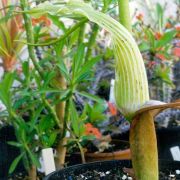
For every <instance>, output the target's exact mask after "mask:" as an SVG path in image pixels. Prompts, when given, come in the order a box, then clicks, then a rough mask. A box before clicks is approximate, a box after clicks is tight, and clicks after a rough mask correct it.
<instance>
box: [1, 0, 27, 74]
mask: <svg viewBox="0 0 180 180" xmlns="http://www.w3.org/2000/svg"><path fill="white" fill-rule="evenodd" d="M16 3H17V1H16V2H15V5H12V2H10V1H8V0H2V1H1V2H0V58H1V59H2V66H3V68H4V71H11V70H12V69H13V68H14V65H15V64H16V61H17V55H18V53H19V52H20V51H21V50H22V48H23V46H24V45H23V44H22V43H19V42H17V41H16V40H19V39H21V38H22V34H23V31H22V29H21V27H22V16H21V15H16V16H14V15H13V10H14V9H15V7H16ZM7 7H9V8H7ZM16 9H17V8H16Z"/></svg>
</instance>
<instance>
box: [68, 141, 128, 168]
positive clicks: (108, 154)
mask: <svg viewBox="0 0 180 180" xmlns="http://www.w3.org/2000/svg"><path fill="white" fill-rule="evenodd" d="M112 144H113V145H114V146H113V147H111V148H110V149H109V150H108V151H105V152H98V151H92V150H93V149H91V152H86V153H84V155H85V160H86V162H96V161H106V160H130V159H131V154H130V149H129V144H128V143H127V142H126V143H125V142H122V141H119V140H113V141H112ZM66 160H67V162H69V165H75V164H79V163H81V162H82V160H81V154H80V152H76V153H72V154H71V155H70V156H69V157H67V159H66Z"/></svg>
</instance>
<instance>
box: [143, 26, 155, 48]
mask: <svg viewBox="0 0 180 180" xmlns="http://www.w3.org/2000/svg"><path fill="white" fill-rule="evenodd" d="M144 32H145V35H146V37H147V39H148V41H149V43H150V48H151V49H152V50H153V51H154V48H155V37H154V34H153V31H152V30H151V29H150V28H147V29H145V31H144Z"/></svg>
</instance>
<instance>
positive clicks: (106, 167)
mask: <svg viewBox="0 0 180 180" xmlns="http://www.w3.org/2000/svg"><path fill="white" fill-rule="evenodd" d="M124 167H126V168H131V167H132V166H131V161H118V160H113V161H102V162H94V163H88V164H80V165H74V166H70V167H68V168H65V169H63V170H59V171H55V172H53V173H51V174H49V175H48V176H47V177H45V178H44V180H58V179H59V180H77V179H76V178H75V176H76V177H77V176H79V175H81V174H83V173H85V172H87V171H88V172H92V171H94V170H95V171H97V172H98V171H99V172H107V171H110V170H112V169H116V170H119V172H118V173H121V172H122V174H123V170H122V169H123V168H124ZM159 167H160V170H161V171H162V170H166V171H168V172H169V173H171V172H173V171H175V170H178V169H180V162H178V161H161V160H160V161H159ZM94 179H95V178H94V177H91V178H89V179H88V180H94ZM101 179H102V180H110V179H113V178H112V177H111V178H106V177H102V178H100V180H101ZM160 180H161V178H160ZM163 180H165V179H163Z"/></svg>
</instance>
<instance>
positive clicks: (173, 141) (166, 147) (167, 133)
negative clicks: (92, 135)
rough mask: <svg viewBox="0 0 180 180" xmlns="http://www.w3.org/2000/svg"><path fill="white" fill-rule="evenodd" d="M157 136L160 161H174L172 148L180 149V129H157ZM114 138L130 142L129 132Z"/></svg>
mask: <svg viewBox="0 0 180 180" xmlns="http://www.w3.org/2000/svg"><path fill="white" fill-rule="evenodd" d="M156 135H157V145H158V157H159V159H165V160H170V161H171V160H174V158H173V155H172V152H171V148H173V147H177V148H180V127H168V128H157V129H156ZM112 138H113V139H114V138H115V139H121V140H124V141H129V131H127V132H126V133H123V134H118V135H115V136H113V137H112ZM179 153H180V151H179ZM179 158H180V157H179ZM175 160H177V159H175ZM179 161H180V160H179Z"/></svg>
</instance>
